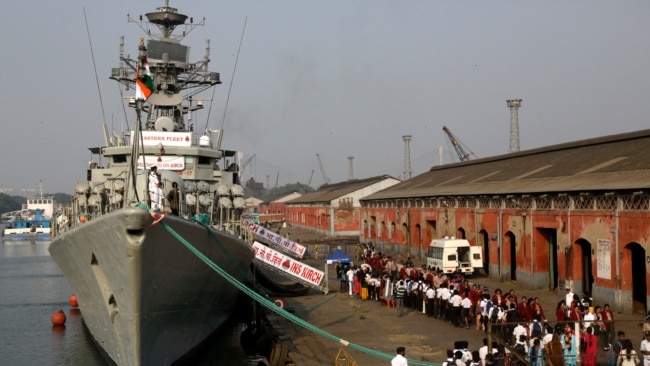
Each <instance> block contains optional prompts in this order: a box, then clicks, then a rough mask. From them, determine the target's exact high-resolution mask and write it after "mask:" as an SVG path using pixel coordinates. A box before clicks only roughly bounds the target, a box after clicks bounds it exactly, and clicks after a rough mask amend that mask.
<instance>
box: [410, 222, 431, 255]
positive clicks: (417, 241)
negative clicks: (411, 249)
mask: <svg viewBox="0 0 650 366" xmlns="http://www.w3.org/2000/svg"><path fill="white" fill-rule="evenodd" d="M414 234H415V237H414V238H413V239H412V240H413V242H415V244H417V246H418V250H419V251H420V253H418V255H419V257H420V259H425V261H426V257H425V254H426V253H427V250H428V249H429V248H422V228H421V227H420V224H415V232H414Z"/></svg>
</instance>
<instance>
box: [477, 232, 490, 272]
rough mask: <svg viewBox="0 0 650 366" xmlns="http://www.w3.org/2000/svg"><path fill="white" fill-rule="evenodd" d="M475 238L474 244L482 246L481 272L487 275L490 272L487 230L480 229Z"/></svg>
mask: <svg viewBox="0 0 650 366" xmlns="http://www.w3.org/2000/svg"><path fill="white" fill-rule="evenodd" d="M476 240H477V242H476V245H480V246H481V247H482V248H483V273H484V274H485V275H486V276H487V275H489V274H490V238H489V236H488V233H487V231H485V230H481V231H480V232H479V233H478V236H477V238H476Z"/></svg>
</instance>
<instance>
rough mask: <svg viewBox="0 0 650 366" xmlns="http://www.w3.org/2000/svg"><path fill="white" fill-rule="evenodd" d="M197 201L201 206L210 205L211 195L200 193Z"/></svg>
mask: <svg viewBox="0 0 650 366" xmlns="http://www.w3.org/2000/svg"><path fill="white" fill-rule="evenodd" d="M199 203H200V204H201V206H210V204H211V203H212V197H210V196H208V195H207V194H202V195H200V196H199Z"/></svg>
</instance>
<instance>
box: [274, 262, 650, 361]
mask: <svg viewBox="0 0 650 366" xmlns="http://www.w3.org/2000/svg"><path fill="white" fill-rule="evenodd" d="M306 263H307V264H309V265H312V266H314V267H316V268H323V266H324V261H323V260H309V261H306ZM416 265H418V263H416ZM333 267H334V266H333V265H331V268H330V271H329V273H330V275H329V277H330V279H329V280H330V285H329V288H330V290H331V291H330V293H329V294H328V295H324V294H322V293H320V292H316V291H314V290H310V292H309V293H308V294H307V295H305V296H302V297H294V298H290V297H289V298H284V301H285V303H286V309H288V310H290V311H291V312H292V313H293V314H294V315H296V316H298V317H299V318H301V319H302V320H305V321H307V322H309V323H310V324H312V325H314V326H316V327H318V328H320V329H322V330H324V331H327V332H328V333H331V334H333V335H335V336H337V337H339V338H341V339H344V340H346V341H347V342H350V343H353V344H358V345H361V346H364V347H367V348H370V349H373V350H376V351H380V352H385V353H387V354H390V355H393V354H394V352H395V348H396V347H397V346H404V347H406V357H407V358H408V359H410V360H422V361H430V362H432V363H436V364H439V363H442V362H443V361H444V360H445V359H446V349H448V348H449V349H453V348H454V342H455V341H461V340H464V341H468V342H469V350H470V351H474V350H478V348H479V347H480V346H481V345H482V342H483V338H485V337H486V334H485V333H484V332H481V331H477V330H475V328H474V326H470V328H469V329H466V328H458V327H455V326H453V325H452V324H450V323H446V322H444V321H442V320H438V319H435V318H430V317H427V316H426V315H425V314H422V312H421V311H415V310H409V309H407V310H406V313H405V315H404V316H402V317H398V316H397V312H396V310H395V308H388V307H387V306H386V305H385V304H383V303H382V302H377V301H372V300H367V301H362V300H361V299H358V298H351V297H349V296H348V295H347V294H344V293H340V292H339V281H338V279H336V278H333V275H332V273H333ZM470 281H471V282H477V283H479V284H480V285H481V286H486V287H488V288H489V291H490V293H492V292H493V291H494V290H495V289H496V288H500V289H501V290H502V291H503V293H507V292H508V291H510V290H511V289H514V290H515V293H516V294H517V296H518V298H519V299H521V296H527V297H536V296H537V297H539V298H540V301H541V303H542V306H543V309H544V313H545V315H546V316H547V318H548V321H549V323H550V324H551V325H554V324H555V319H556V318H555V310H556V306H557V303H558V302H559V301H560V300H562V299H563V298H564V296H561V295H560V294H558V293H557V292H555V291H549V290H530V289H526V288H523V287H520V286H519V285H518V284H517V283H516V282H500V281H498V280H493V279H488V278H483V277H478V278H471V279H470ZM595 305H601V306H602V305H603V304H602V303H598V302H596V303H595ZM613 310H614V312H615V314H614V318H615V321H616V330H624V331H625V332H626V334H627V338H628V339H631V340H632V343H633V345H634V347H635V348H636V349H638V347H639V344H640V342H641V340H642V337H641V324H642V322H643V318H644V314H619V313H617V312H616V309H613ZM270 320H271V322H272V323H273V325H274V328H275V329H276V330H277V331H278V333H279V334H281V339H282V340H284V341H285V342H288V343H290V345H289V349H290V352H289V356H290V358H291V360H292V363H287V365H297V366H302V365H333V364H335V360H336V359H337V355H338V354H339V352H340V350H341V349H344V350H345V351H346V352H347V354H349V355H350V357H351V358H352V359H353V360H354V361H356V362H357V364H358V365H389V364H390V360H386V359H381V358H377V357H375V356H372V355H369V354H365V353H362V352H360V351H357V350H355V349H351V348H349V347H345V346H344V345H343V344H341V343H338V342H335V341H333V340H330V339H328V338H325V337H323V336H321V335H319V334H316V333H313V332H311V331H310V330H307V329H305V328H303V327H301V326H299V325H296V324H294V323H292V322H290V321H289V320H287V319H285V318H283V317H281V316H279V315H276V314H272V315H270ZM605 353H606V352H605V351H604V350H602V349H600V350H599V355H598V364H605ZM339 364H340V365H348V363H339Z"/></svg>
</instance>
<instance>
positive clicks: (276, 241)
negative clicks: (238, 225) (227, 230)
mask: <svg viewBox="0 0 650 366" xmlns="http://www.w3.org/2000/svg"><path fill="white" fill-rule="evenodd" d="M242 228H243V229H244V230H245V231H247V232H248V233H250V234H251V235H252V239H254V240H257V241H259V242H261V243H264V244H266V245H268V246H270V247H271V248H273V249H276V250H278V251H280V252H282V253H284V254H287V255H290V256H292V257H293V258H297V259H302V257H303V256H304V255H305V252H306V251H307V248H306V247H305V246H304V245H300V244H298V243H296V242H294V241H291V240H289V239H287V238H285V237H283V236H282V235H279V234H276V233H274V232H273V231H271V230H269V229H267V228H265V227H264V226H262V225H260V224H256V223H255V222H253V221H251V220H244V221H243V222H242ZM250 241H251V242H252V241H253V240H250Z"/></svg>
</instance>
